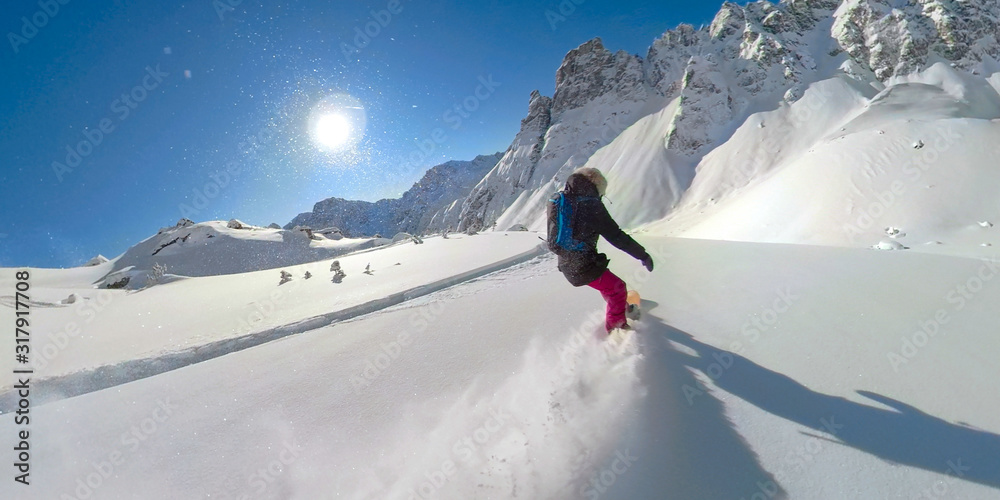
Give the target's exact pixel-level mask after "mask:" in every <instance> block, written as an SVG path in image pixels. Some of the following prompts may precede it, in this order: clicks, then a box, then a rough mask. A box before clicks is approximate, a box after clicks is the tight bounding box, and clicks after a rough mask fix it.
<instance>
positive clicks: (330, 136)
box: [308, 93, 367, 157]
mask: <svg viewBox="0 0 1000 500" xmlns="http://www.w3.org/2000/svg"><path fill="white" fill-rule="evenodd" d="M366 126H367V118H366V113H365V108H364V106H363V105H362V104H361V101H359V100H358V99H356V98H354V97H352V96H350V95H348V94H343V93H337V94H332V95H328V96H326V97H324V98H323V99H321V100H320V101H319V102H317V103H316V104H314V105H313V108H312V111H311V112H310V116H309V129H308V130H309V136H310V137H311V139H312V142H313V144H315V145H316V149H318V150H319V151H321V152H324V153H328V154H333V155H336V156H337V157H342V156H343V155H344V154H345V153H346V152H349V151H353V148H354V147H355V146H356V145H358V144H359V143H360V142H361V141H362V139H363V138H364V136H365V128H366Z"/></svg>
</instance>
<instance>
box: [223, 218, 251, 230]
mask: <svg viewBox="0 0 1000 500" xmlns="http://www.w3.org/2000/svg"><path fill="white" fill-rule="evenodd" d="M226 227H228V228H229V229H250V227H251V226H249V225H247V224H246V223H245V222H243V221H241V220H239V219H229V223H228V224H226Z"/></svg>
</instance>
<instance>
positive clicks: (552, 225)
mask: <svg viewBox="0 0 1000 500" xmlns="http://www.w3.org/2000/svg"><path fill="white" fill-rule="evenodd" d="M563 194H564V195H565V196H566V201H567V202H569V203H572V206H573V218H572V221H570V224H571V226H570V227H571V228H572V231H573V238H575V239H577V240H579V241H582V242H584V243H585V244H586V247H587V248H586V250H583V251H569V250H565V249H562V248H554V249H553V251H554V252H555V253H556V255H558V256H559V270H560V271H562V273H563V275H565V276H566V279H567V280H568V281H569V282H570V284H571V285H573V286H583V285H586V284H588V283H590V282H592V281H594V280H596V279H597V278H599V277H600V276H601V275H602V274H604V271H605V270H607V268H608V256H607V255H604V254H603V253H598V252H597V237H598V236H603V237H604V239H606V240H608V242H609V243H611V244H612V245H614V246H615V247H617V248H618V249H620V250H622V251H623V252H625V253H627V254H629V255H631V256H632V257H635V258H636V259H639V260H643V259H645V258H646V257H648V256H649V254H647V253H646V249H645V248H643V247H642V245H640V244H638V243H636V241H635V240H634V239H632V237H631V236H629V235H627V234H625V232H624V231H622V230H621V228H620V227H618V223H617V222H615V220H614V219H612V218H611V214H609V213H608V210H607V209H606V208H604V204H603V203H601V198H600V196H599V195H598V193H597V186H594V183H592V182H590V180H589V179H587V178H586V177H584V176H583V175H581V174H572V175H570V176H569V178H568V179H566V188H565V189H564V190H563ZM556 209H557V208H556V207H555V205H554V204H551V203H550V204H549V208H548V210H549V213H548V216H549V217H548V220H549V224H548V231H549V235H553V234H555V232H556V231H558V227H557V222H555V221H556V219H557V217H553V215H555V214H554V211H555V210H556ZM549 241H553V239H552V238H550V239H549Z"/></svg>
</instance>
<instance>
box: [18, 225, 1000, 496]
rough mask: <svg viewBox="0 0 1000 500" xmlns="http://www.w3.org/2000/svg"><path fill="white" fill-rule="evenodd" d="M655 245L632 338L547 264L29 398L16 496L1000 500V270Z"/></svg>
mask: <svg viewBox="0 0 1000 500" xmlns="http://www.w3.org/2000/svg"><path fill="white" fill-rule="evenodd" d="M496 237H500V238H502V237H503V236H502V235H496ZM640 239H641V241H642V243H644V244H646V246H647V247H648V248H650V249H651V250H652V251H653V252H654V255H655V258H656V260H657V264H658V267H657V269H656V272H654V273H652V274H648V273H646V271H645V270H642V269H641V268H639V267H638V264H637V263H635V262H633V261H631V260H629V259H621V258H616V259H615V266H614V270H615V271H616V272H617V273H619V274H620V275H622V276H624V277H626V279H627V280H628V281H629V283H630V284H632V285H633V286H635V287H637V288H638V289H639V290H640V291H641V293H642V294H643V297H644V299H645V301H644V303H643V306H644V308H645V317H644V319H643V320H641V321H640V322H639V323H637V331H636V333H635V335H634V336H633V337H632V339H631V340H629V341H628V342H627V343H625V344H623V346H622V348H621V349H618V348H614V349H609V348H608V345H609V344H607V343H606V341H605V340H603V339H601V338H599V337H598V329H599V328H600V326H599V325H600V315H599V313H600V311H601V309H602V307H603V304H602V301H601V299H600V297H599V295H598V294H596V293H595V292H594V291H593V290H590V289H587V288H573V287H571V286H569V285H568V284H567V283H566V282H565V280H564V279H563V278H562V276H561V275H559V274H558V273H557V272H556V271H555V270H554V265H555V263H554V262H553V261H552V259H551V258H542V259H538V260H535V261H531V262H527V263H523V264H520V265H518V266H515V267H512V268H509V269H506V270H504V271H501V272H499V273H496V274H493V275H490V276H486V277H483V278H480V279H478V280H474V281H472V282H468V283H465V284H463V285H460V286H456V287H452V288H449V289H446V290H442V291H439V292H437V293H435V294H433V295H429V296H426V297H424V298H422V299H418V300H412V301H408V302H404V303H402V304H400V305H398V306H396V307H393V308H389V309H384V310H381V311H378V312H375V313H373V314H370V315H366V316H361V317H358V318H355V319H353V320H351V321H346V322H341V323H338V324H336V325H333V326H330V327H326V328H321V329H317V330H314V331H310V332H304V333H302V334H300V335H295V336H291V337H288V338H285V339H283V340H281V341H278V342H272V343H268V344H265V345H261V346H257V347H255V348H252V349H246V350H242V351H239V352H236V353H233V354H231V355H228V356H223V357H219V358H214V359H211V360H208V361H205V362H202V363H197V364H194V365H191V366H187V367H184V368H180V369H177V370H173V371H169V372H167V373H163V374H161V375H157V376H154V377H150V378H146V379H143V380H139V381H136V382H133V383H129V384H123V385H119V386H116V387H113V388H109V389H104V390H99V391H96V392H90V393H87V394H83V395H81V396H78V397H73V398H69V399H65V400H62V401H57V402H53V403H49V404H46V405H43V406H41V407H34V408H33V409H32V436H33V441H32V450H33V452H32V460H33V462H32V463H33V469H32V470H33V476H32V479H33V481H34V483H33V485H32V487H31V488H30V489H29V488H24V487H22V486H20V485H17V484H15V483H14V482H13V481H4V482H3V483H2V484H0V495H2V496H3V497H4V498H28V499H35V498H39V499H40V498H58V497H60V495H63V494H66V495H69V496H71V497H72V496H74V495H75V496H76V498H83V497H93V498H101V497H104V498H135V497H142V498H145V499H151V500H152V499H160V498H164V499H166V498H206V497H209V498H267V499H307V498H308V499H326V498H414V497H416V498H446V499H452V498H454V499H467V498H550V499H562V498H566V499H570V498H606V499H636V498H685V499H686V498H712V499H715V498H793V499H798V498H810V499H811V498H831V499H832V498H920V497H923V498H928V497H929V498H963V499H989V498H997V497H998V496H1000V427H998V425H997V421H996V418H995V415H996V414H997V412H998V411H1000V405H998V403H997V399H996V398H995V397H992V394H994V392H995V388H994V387H993V385H994V381H995V380H996V378H997V377H998V376H1000V371H998V369H997V365H996V363H995V362H994V360H995V353H997V352H1000V340H998V338H997V336H996V335H994V330H995V328H994V327H995V325H996V323H997V321H998V320H1000V317H998V313H997V309H996V308H995V307H994V306H993V304H995V303H996V302H997V300H1000V288H997V287H996V286H995V285H993V283H992V282H990V283H988V284H986V286H983V287H981V288H978V289H977V290H978V291H977V292H975V293H972V294H971V295H968V294H969V293H970V292H969V290H967V289H964V288H961V287H962V286H963V285H964V284H966V283H967V281H968V280H970V279H986V278H984V277H986V276H995V274H996V272H997V269H998V267H997V266H996V265H995V264H992V263H984V262H981V261H979V260H976V259H965V258H956V257H948V256H936V255H927V254H917V253H880V252H870V251H865V250H862V249H837V248H823V247H813V246H805V245H795V246H790V245H773V244H772V245H768V244H749V243H732V242H719V241H701V240H691V239H670V238H658V237H651V236H645V237H640ZM463 241H464V242H469V243H474V244H476V245H481V246H482V248H483V249H485V248H487V247H488V246H492V245H493V244H494V242H492V241H489V240H488V239H487V238H484V237H483V236H476V237H472V238H469V239H467V240H463ZM443 243H444V242H443ZM405 248H409V249H412V250H414V251H415V250H416V249H418V248H419V246H409V247H405ZM386 251H389V250H378V251H375V252H374V253H379V252H386ZM984 269H985V272H984ZM6 275H7V274H4V276H6ZM168 286H173V285H168ZM163 288H164V289H165V288H167V287H163ZM217 297H221V296H217ZM209 300H210V301H219V300H224V299H222V298H216V299H209ZM299 300H306V299H305V298H301V299H299ZM720 304H724V307H720ZM220 305H221V304H220ZM2 311H4V312H3V315H4V318H6V316H7V315H10V310H9V309H8V308H2ZM595 313H597V314H596V315H595ZM133 324H134V321H133V322H129V323H121V324H119V325H117V327H116V328H118V329H121V330H127V329H129V328H130V327H131V326H132V325H133ZM0 431H2V432H4V433H5V434H8V435H10V434H11V433H12V432H13V431H14V423H13V416H12V415H3V416H0Z"/></svg>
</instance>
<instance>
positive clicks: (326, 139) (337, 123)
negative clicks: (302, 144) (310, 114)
mask: <svg viewBox="0 0 1000 500" xmlns="http://www.w3.org/2000/svg"><path fill="white" fill-rule="evenodd" d="M351 129H352V127H351V121H350V120H348V119H347V117H346V116H344V115H340V114H328V115H323V116H320V117H319V119H318V120H316V130H315V131H314V134H315V137H316V141H317V142H318V143H320V144H322V145H323V146H325V147H327V148H330V149H337V148H339V147H341V146H343V145H344V144H347V141H348V140H349V139H350V138H351Z"/></svg>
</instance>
